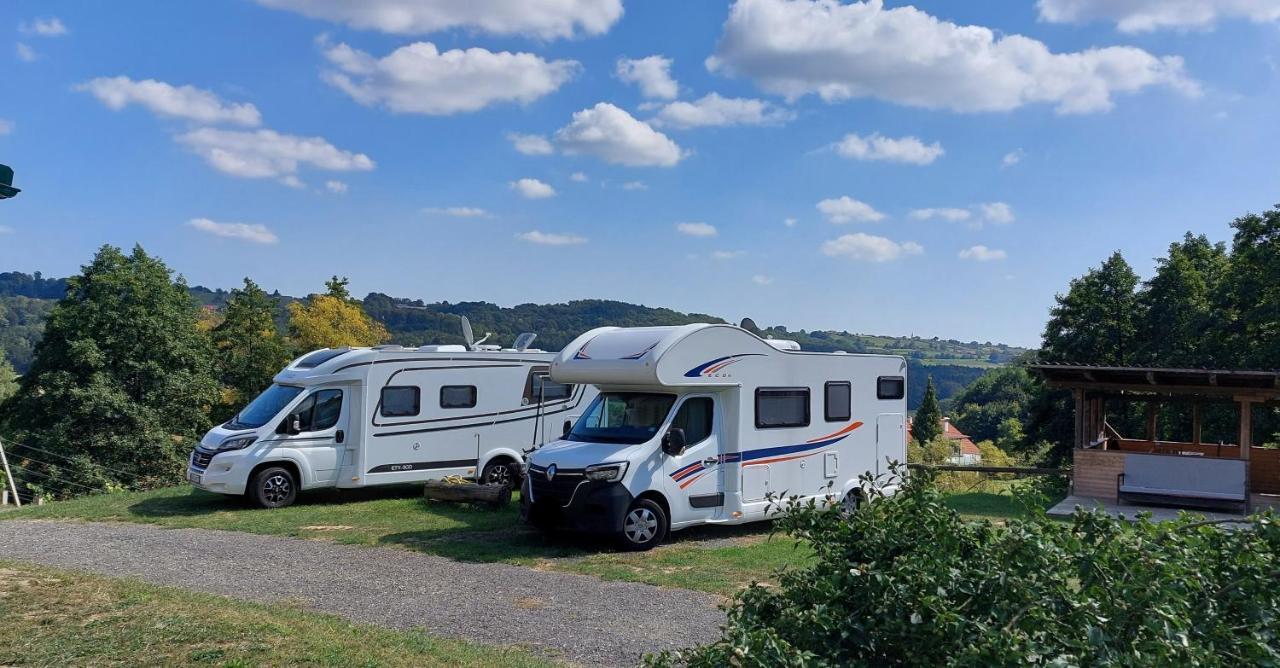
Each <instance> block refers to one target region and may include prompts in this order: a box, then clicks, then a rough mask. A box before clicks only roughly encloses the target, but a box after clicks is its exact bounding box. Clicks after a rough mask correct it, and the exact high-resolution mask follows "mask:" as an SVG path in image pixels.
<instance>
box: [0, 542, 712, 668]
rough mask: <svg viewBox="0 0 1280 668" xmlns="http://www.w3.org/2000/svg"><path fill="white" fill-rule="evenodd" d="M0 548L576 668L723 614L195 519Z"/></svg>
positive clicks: (686, 641)
mask: <svg viewBox="0 0 1280 668" xmlns="http://www.w3.org/2000/svg"><path fill="white" fill-rule="evenodd" d="M0 558H5V559H13V560H18V561H28V562H35V563H40V564H46V565H50V566H60V567H66V568H78V569H83V570H87V571H91V572H94V573H100V574H103V575H111V576H129V577H134V578H138V579H141V580H144V581H146V582H151V583H154V584H160V585H170V586H175V587H183V588H186V589H193V590H197V591H204V592H211V593H215V594H223V595H226V596H233V597H236V598H243V599H249V600H252V601H258V602H263V603H270V602H275V601H288V602H292V603H297V604H300V605H302V606H304V607H306V608H308V609H311V610H318V611H322V612H328V613H333V614H337V615H340V616H342V617H345V618H347V619H350V620H352V621H356V622H362V623H367V624H377V625H381V626H389V627H393V628H400V629H414V628H422V629H425V630H427V631H429V632H431V633H434V634H437V635H443V636H455V637H462V638H467V639H470V640H475V641H478V642H483V643H489V644H498V645H520V646H524V647H527V648H530V649H534V650H536V651H540V652H541V653H543V654H546V655H548V656H551V657H553V658H558V659H563V660H567V661H570V662H572V663H577V664H583V665H586V664H595V665H607V666H623V665H634V664H636V663H637V662H638V661H639V660H640V656H641V655H642V654H644V653H646V652H653V651H656V650H661V649H667V648H679V647H686V646H689V645H694V644H698V643H703V642H707V641H709V640H712V639H714V638H715V637H717V635H718V631H719V626H720V624H721V623H723V621H724V615H723V613H722V612H720V611H719V610H718V609H717V608H716V603H717V599H715V598H714V597H712V596H710V595H708V594H703V593H700V592H693V591H686V590H681V589H663V588H660V587H654V586H651V585H645V584H635V583H626V582H605V581H603V580H598V579H596V578H593V577H590V576H585V575H573V574H568V573H554V572H546V571H538V570H533V569H529V568H522V567H519V566H509V565H505V564H476V563H465V562H458V561H452V560H450V559H446V558H444V557H437V556H432V555H425V554H416V553H412V552H407V551H405V550H396V549H387V548H371V547H355V546H348V545H338V544H335V543H327V542H322V541H305V540H298V539H293V538H280V537H276V536H260V535H255V534H248V533H237V532H229V531H212V530H207V529H162V528H158V527H153V526H147V525H142V524H124V523H121V524H113V523H101V524H100V523H82V522H49V521H30V520H0Z"/></svg>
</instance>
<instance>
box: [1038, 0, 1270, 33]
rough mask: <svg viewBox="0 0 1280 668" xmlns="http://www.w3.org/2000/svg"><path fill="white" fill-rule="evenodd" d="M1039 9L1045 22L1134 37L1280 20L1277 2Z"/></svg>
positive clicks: (1060, 0) (1069, 0)
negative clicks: (1107, 26)
mask: <svg viewBox="0 0 1280 668" xmlns="http://www.w3.org/2000/svg"><path fill="white" fill-rule="evenodd" d="M1036 8H1037V9H1039V10H1040V20H1042V21H1048V22H1050V23H1086V22H1089V21H1107V22H1111V23H1115V25H1116V27H1117V28H1118V29H1120V30H1121V31H1123V32H1130V33H1133V32H1150V31H1152V30H1157V29H1160V28H1180V29H1187V28H1208V27H1211V26H1212V25H1213V24H1214V23H1215V22H1216V21H1218V20H1219V19H1235V18H1242V19H1248V20H1250V21H1253V22H1254V23H1266V22H1269V21H1276V20H1280V3H1277V2H1276V1H1275V0H1124V1H1123V2H1121V1H1120V0H1038V1H1037V2H1036Z"/></svg>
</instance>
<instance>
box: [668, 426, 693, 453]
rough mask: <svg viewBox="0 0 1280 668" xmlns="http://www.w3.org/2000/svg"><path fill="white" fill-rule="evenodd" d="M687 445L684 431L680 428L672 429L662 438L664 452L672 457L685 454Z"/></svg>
mask: <svg viewBox="0 0 1280 668" xmlns="http://www.w3.org/2000/svg"><path fill="white" fill-rule="evenodd" d="M686 445H688V444H687V443H686V442H685V440H684V430H683V429H681V428H679V427H672V428H671V429H669V430H667V433H666V435H665V436H663V437H662V451H663V452H665V453H667V454H668V455H671V456H672V457H674V456H676V455H678V454H680V453H682V452H684V448H685V446H686Z"/></svg>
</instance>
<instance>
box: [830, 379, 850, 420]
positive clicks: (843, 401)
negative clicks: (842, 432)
mask: <svg viewBox="0 0 1280 668" xmlns="http://www.w3.org/2000/svg"><path fill="white" fill-rule="evenodd" d="M852 395H853V385H852V384H851V383H849V382H848V381H843V380H840V381H831V382H829V383H827V385H826V397H825V401H824V402H823V403H824V404H825V406H826V408H825V409H824V412H825V413H826V415H825V418H826V420H827V422H844V421H845V420H848V419H849V418H851V417H853V399H852Z"/></svg>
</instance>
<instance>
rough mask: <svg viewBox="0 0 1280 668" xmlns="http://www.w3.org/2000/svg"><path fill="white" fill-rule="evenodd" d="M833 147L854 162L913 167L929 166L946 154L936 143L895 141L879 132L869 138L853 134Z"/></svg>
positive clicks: (916, 140)
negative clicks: (899, 163) (898, 163)
mask: <svg viewBox="0 0 1280 668" xmlns="http://www.w3.org/2000/svg"><path fill="white" fill-rule="evenodd" d="M831 146H832V148H834V149H835V151H836V153H838V154H840V155H841V156H842V157H845V158H851V159H853V160H884V161H886V162H905V163H908V164H912V165H928V164H930V163H932V162H933V161H934V160H937V159H938V158H940V157H942V154H943V153H945V152H946V151H944V150H942V144H940V143H938V142H936V141H935V142H933V143H932V144H925V143H924V142H922V141H920V140H919V139H917V138H915V137H900V138H898V139H893V138H892V137H885V136H883V135H881V134H880V133H878V132H877V133H875V134H872V135H871V136H869V137H861V136H859V135H857V134H854V133H852V132H851V133H849V134H847V135H845V136H844V139H841V140H840V141H838V142H836V143H834V144H832V145H831Z"/></svg>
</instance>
